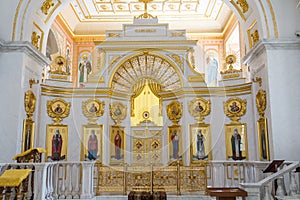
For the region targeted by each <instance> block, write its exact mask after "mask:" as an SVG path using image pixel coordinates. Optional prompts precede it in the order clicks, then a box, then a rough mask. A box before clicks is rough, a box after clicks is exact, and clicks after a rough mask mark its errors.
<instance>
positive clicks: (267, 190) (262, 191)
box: [241, 162, 300, 200]
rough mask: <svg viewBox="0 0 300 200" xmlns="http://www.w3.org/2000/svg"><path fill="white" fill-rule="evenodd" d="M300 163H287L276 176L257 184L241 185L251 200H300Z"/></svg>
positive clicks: (273, 175)
mask: <svg viewBox="0 0 300 200" xmlns="http://www.w3.org/2000/svg"><path fill="white" fill-rule="evenodd" d="M299 167H300V162H294V163H288V162H285V163H284V164H283V167H282V168H281V169H280V170H279V171H277V172H276V173H274V174H271V175H269V176H266V178H264V179H263V180H260V181H258V182H256V183H241V186H242V187H243V189H245V190H246V191H247V192H248V198H247V199H249V200H257V199H263V200H273V199H274V198H276V199H295V200H296V199H300V193H299V192H300V189H299V172H298V169H299Z"/></svg>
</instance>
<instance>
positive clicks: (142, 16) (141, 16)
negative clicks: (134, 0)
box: [134, 0, 157, 19]
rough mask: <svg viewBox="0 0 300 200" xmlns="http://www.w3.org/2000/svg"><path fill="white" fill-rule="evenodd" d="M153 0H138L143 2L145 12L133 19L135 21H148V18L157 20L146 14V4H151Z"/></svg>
mask: <svg viewBox="0 0 300 200" xmlns="http://www.w3.org/2000/svg"><path fill="white" fill-rule="evenodd" d="M152 1H153V0H139V2H143V3H144V8H145V11H144V13H143V14H141V15H139V16H138V17H134V18H136V19H149V18H157V17H153V16H152V15H150V14H149V13H148V11H147V10H148V3H150V2H152Z"/></svg>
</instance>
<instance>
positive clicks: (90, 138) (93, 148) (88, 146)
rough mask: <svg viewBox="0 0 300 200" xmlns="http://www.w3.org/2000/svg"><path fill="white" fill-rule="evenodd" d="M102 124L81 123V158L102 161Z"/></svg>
mask: <svg viewBox="0 0 300 200" xmlns="http://www.w3.org/2000/svg"><path fill="white" fill-rule="evenodd" d="M102 134H103V125H97V124H93V125H83V126H82V135H81V160H85V161H89V160H99V161H100V162H102V147H103V145H102Z"/></svg>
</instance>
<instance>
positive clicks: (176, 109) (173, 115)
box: [167, 101, 182, 125]
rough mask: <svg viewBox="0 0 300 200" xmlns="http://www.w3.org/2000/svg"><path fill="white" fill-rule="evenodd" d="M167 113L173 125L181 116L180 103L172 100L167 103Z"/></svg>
mask: <svg viewBox="0 0 300 200" xmlns="http://www.w3.org/2000/svg"><path fill="white" fill-rule="evenodd" d="M167 115H168V117H169V119H170V120H171V121H172V122H173V123H174V125H176V124H178V122H179V120H180V119H181V117H182V103H180V102H178V101H172V102H171V103H170V104H169V105H167Z"/></svg>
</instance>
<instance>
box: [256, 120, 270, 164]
mask: <svg viewBox="0 0 300 200" xmlns="http://www.w3.org/2000/svg"><path fill="white" fill-rule="evenodd" d="M257 134H258V135H257V136H258V149H259V151H258V152H259V159H260V160H261V161H266V160H267V161H270V151H269V134H268V122H267V119H266V118H260V119H259V120H258V121H257Z"/></svg>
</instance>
